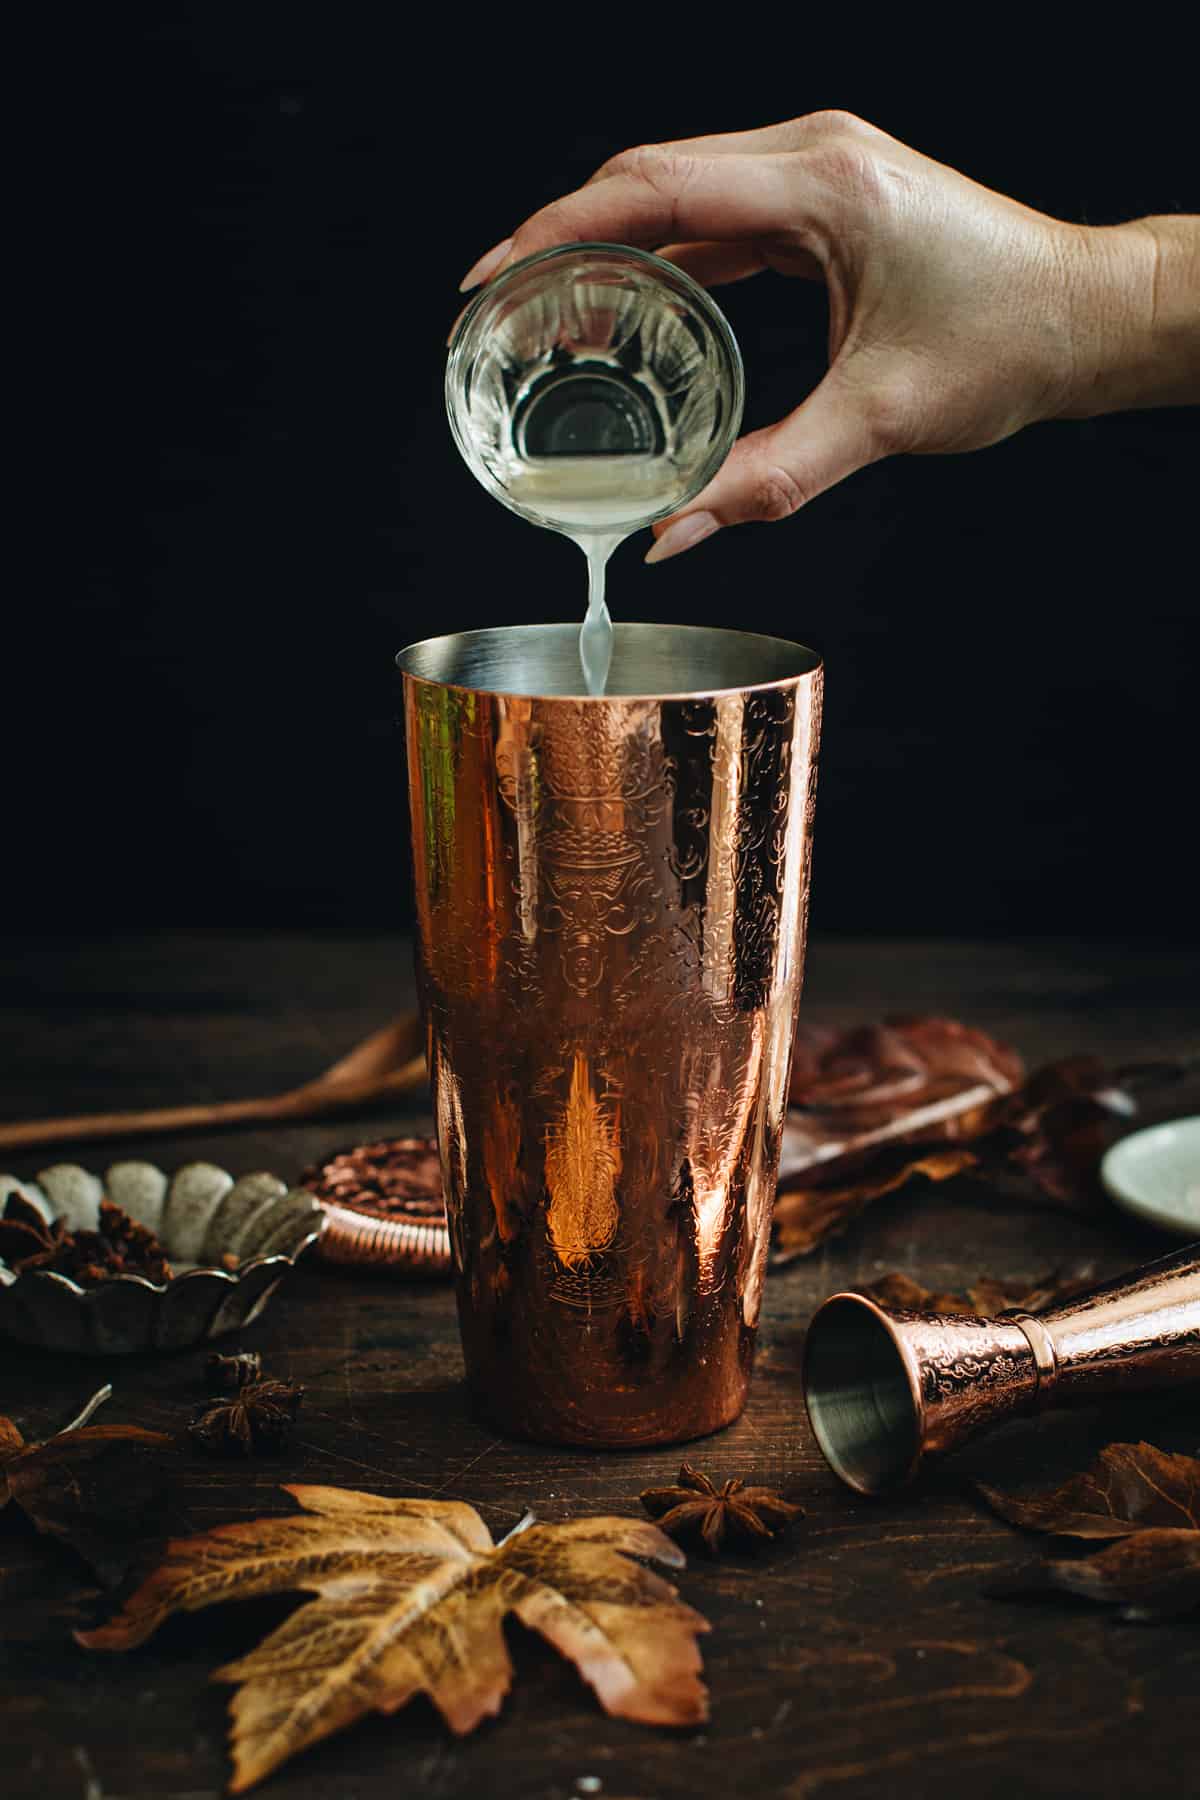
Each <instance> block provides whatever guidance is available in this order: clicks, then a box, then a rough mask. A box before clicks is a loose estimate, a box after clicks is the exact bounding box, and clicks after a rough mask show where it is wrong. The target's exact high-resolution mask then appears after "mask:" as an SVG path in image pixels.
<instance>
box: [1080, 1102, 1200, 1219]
mask: <svg viewBox="0 0 1200 1800" xmlns="http://www.w3.org/2000/svg"><path fill="white" fill-rule="evenodd" d="M1100 1179H1101V1181H1102V1182H1103V1183H1104V1186H1105V1189H1106V1190H1107V1192H1108V1193H1109V1194H1110V1195H1111V1196H1112V1198H1113V1199H1114V1200H1115V1201H1116V1203H1117V1205H1118V1206H1121V1207H1124V1209H1125V1211H1126V1212H1130V1213H1134V1214H1135V1215H1136V1216H1137V1217H1138V1218H1139V1219H1148V1220H1149V1221H1150V1223H1151V1224H1152V1225H1159V1226H1161V1227H1162V1229H1163V1230H1164V1231H1171V1232H1174V1233H1175V1235H1176V1236H1177V1237H1184V1238H1200V1117H1197V1118H1192V1119H1171V1120H1170V1121H1169V1122H1168V1123H1167V1124H1165V1125H1151V1126H1149V1127H1147V1129H1146V1130H1145V1131H1135V1132H1134V1133H1133V1135H1132V1137H1127V1138H1122V1139H1121V1141H1120V1143H1118V1144H1114V1145H1113V1147H1112V1149H1111V1150H1110V1151H1109V1152H1108V1154H1107V1155H1106V1156H1105V1158H1104V1161H1103V1162H1102V1163H1101V1164H1100Z"/></svg>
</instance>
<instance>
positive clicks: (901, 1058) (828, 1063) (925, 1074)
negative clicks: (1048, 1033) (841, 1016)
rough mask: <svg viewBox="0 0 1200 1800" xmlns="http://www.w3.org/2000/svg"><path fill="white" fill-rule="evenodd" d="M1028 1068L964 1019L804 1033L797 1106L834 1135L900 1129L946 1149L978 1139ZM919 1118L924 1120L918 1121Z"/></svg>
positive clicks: (799, 1038)
mask: <svg viewBox="0 0 1200 1800" xmlns="http://www.w3.org/2000/svg"><path fill="white" fill-rule="evenodd" d="M1024 1074H1025V1066H1024V1064H1023V1063H1022V1061H1021V1058H1020V1057H1019V1056H1018V1055H1017V1052H1016V1051H1015V1050H1012V1049H1010V1048H1009V1046H1008V1045H1007V1044H1002V1043H1000V1042H999V1041H998V1040H997V1039H996V1038H992V1037H989V1036H988V1035H987V1033H986V1032H984V1031H975V1030H973V1029H972V1028H971V1027H970V1026H969V1025H963V1024H961V1023H960V1022H959V1020H957V1019H940V1018H931V1017H920V1016H917V1015H911V1014H905V1015H897V1016H895V1017H892V1018H889V1019H885V1020H884V1021H883V1022H882V1024H878V1025H860V1026H855V1027H854V1028H852V1029H851V1030H849V1031H831V1030H822V1029H812V1028H806V1027H805V1026H804V1024H803V1023H801V1025H800V1026H799V1027H798V1029H797V1033H796V1048H795V1052H794V1054H793V1057H792V1083H791V1092H790V1101H791V1104H792V1106H794V1107H798V1108H799V1109H800V1110H801V1112H802V1113H803V1114H805V1115H806V1116H807V1117H808V1118H809V1119H810V1120H811V1121H812V1123H813V1124H814V1125H817V1124H822V1125H824V1127H825V1128H826V1130H830V1129H832V1127H833V1124H834V1121H835V1120H838V1119H840V1120H841V1121H842V1131H843V1134H844V1135H845V1134H846V1133H847V1132H849V1131H853V1133H854V1135H855V1136H856V1137H861V1136H862V1134H864V1133H866V1132H873V1133H877V1134H879V1136H878V1139H877V1141H881V1142H882V1141H884V1138H885V1137H886V1136H887V1135H888V1134H889V1131H890V1128H891V1127H894V1126H897V1125H898V1126H899V1127H900V1128H901V1129H903V1130H904V1133H905V1136H906V1138H907V1141H908V1142H910V1143H912V1142H915V1141H916V1135H915V1134H916V1133H917V1132H918V1131H920V1130H922V1129H926V1131H927V1135H931V1136H934V1137H936V1138H938V1139H939V1140H941V1141H943V1142H944V1141H950V1140H953V1139H954V1138H957V1137H973V1136H975V1135H976V1131H977V1128H978V1124H979V1120H978V1117H977V1115H978V1113H979V1112H980V1109H986V1108H988V1107H989V1106H990V1105H991V1103H992V1102H993V1101H994V1100H995V1098H996V1097H997V1095H1003V1094H1008V1093H1011V1092H1012V1091H1013V1089H1014V1088H1016V1087H1017V1086H1018V1085H1019V1083H1020V1082H1021V1080H1022V1079H1023V1077H1024ZM916 1115H919V1117H917V1116H916Z"/></svg>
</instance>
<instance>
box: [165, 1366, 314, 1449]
mask: <svg viewBox="0 0 1200 1800" xmlns="http://www.w3.org/2000/svg"><path fill="white" fill-rule="evenodd" d="M303 1399H304V1389H303V1388H302V1387H295V1386H293V1385H292V1383H291V1382H287V1381H271V1380H267V1381H249V1382H247V1383H246V1384H245V1385H244V1386H242V1387H239V1388H237V1389H235V1391H234V1392H233V1393H232V1394H228V1395H222V1397H221V1398H220V1399H217V1400H210V1401H209V1403H208V1405H207V1406H206V1407H205V1408H204V1409H203V1410H202V1411H201V1412H200V1414H199V1415H198V1416H197V1417H196V1418H195V1419H193V1420H192V1423H191V1424H190V1425H189V1426H188V1432H189V1434H190V1436H191V1437H193V1438H194V1439H195V1441H196V1442H197V1443H198V1444H199V1445H200V1446H201V1448H202V1449H205V1450H208V1451H210V1452H211V1453H212V1454H213V1455H214V1456H228V1455H231V1454H232V1455H241V1456H252V1455H253V1454H254V1453H255V1452H256V1451H259V1450H281V1449H282V1448H283V1446H284V1444H285V1443H286V1442H287V1438H288V1434H289V1432H290V1431H291V1429H292V1426H293V1425H294V1423H295V1421H296V1415H297V1413H298V1412H299V1411H300V1405H301V1402H302V1401H303Z"/></svg>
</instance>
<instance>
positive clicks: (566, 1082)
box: [397, 625, 821, 1445]
mask: <svg viewBox="0 0 1200 1800" xmlns="http://www.w3.org/2000/svg"><path fill="white" fill-rule="evenodd" d="M578 641H579V634H578V628H577V627H574V626H569V625H553V626H538V627H523V628H513V629H509V630H496V631H478V632H469V633H465V634H463V635H461V636H457V637H447V638H438V639H434V640H431V641H430V642H427V643H423V644H416V645H413V646H411V647H410V648H409V649H408V650H405V651H402V652H401V654H400V656H399V658H398V659H397V660H398V663H399V667H400V669H401V671H402V674H403V678H404V709H405V720H406V729H407V742H408V761H409V785H410V793H411V801H412V827H413V851H414V864H415V876H416V897H417V917H418V928H419V941H418V967H419V975H420V984H421V992H422V1004H423V1007H424V1013H425V1019H426V1025H427V1032H428V1044H429V1066H430V1076H431V1080H432V1083H433V1091H434V1098H435V1106H436V1114H437V1123H438V1135H439V1140H440V1147H441V1156H442V1166H443V1175H444V1182H445V1192H446V1202H447V1210H448V1220H449V1228H450V1240H451V1248H452V1254H453V1260H454V1270H455V1280H456V1286H457V1294H458V1307H459V1319H460V1323H461V1327H462V1340H463V1350H464V1354H465V1358H466V1365H467V1377H468V1380H469V1383H470V1386H471V1389H472V1392H473V1394H474V1396H475V1400H476V1403H477V1405H478V1406H479V1407H480V1409H481V1410H482V1411H483V1412H484V1413H485V1414H486V1415H487V1417H488V1418H489V1419H491V1420H492V1421H493V1422H494V1423H495V1424H496V1425H498V1426H499V1427H500V1428H501V1429H503V1430H507V1431H512V1432H515V1433H518V1434H520V1435H522V1436H529V1437H534V1438H542V1439H548V1440H551V1441H557V1442H563V1443H576V1444H595V1445H602V1444H611V1445H621V1444H655V1443H670V1442H672V1441H674V1440H677V1439H683V1438H690V1437H697V1436H699V1435H701V1434H702V1433H704V1432H708V1431H713V1430H715V1429H716V1428H717V1427H718V1426H721V1425H726V1424H728V1423H729V1421H730V1420H732V1419H734V1418H736V1417H737V1415H738V1413H739V1412H740V1411H741V1409H742V1405H743V1403H744V1400H745V1396H746V1386H747V1382H748V1379H749V1375H750V1365H751V1358H752V1354H753V1347H754V1339H755V1334H756V1329H757V1325H758V1313H759V1302H760V1297H761V1290H762V1282H763V1275H764V1271H765V1263H766V1252H767V1238H768V1232H769V1228H770V1216H771V1207H772V1203H773V1200H774V1191H775V1178H776V1172H777V1167H778V1159H779V1146H780V1138H781V1132H782V1127H783V1119H784V1111H785V1107H786V1102H787V1084H788V1072H789V1063H790V1058H791V1047H792V1037H793V1030H794V1025H795V1014H796V1004H797V1000H798V998H799V992H800V979H801V970H802V965H803V956H804V932H805V922H806V916H807V899H808V881H809V835H810V830H811V822H812V808H813V797H814V787H815V778H816V754H817V740H818V732H819V719H820V700H821V669H820V663H819V659H818V658H817V657H816V656H815V655H813V653H812V652H811V651H808V650H804V649H802V648H800V647H799V646H797V645H795V644H789V643H785V642H783V641H782V640H780V639H776V638H763V637H754V636H750V635H746V634H742V633H739V632H732V631H710V630H704V629H696V628H693V629H685V628H677V627H666V626H658V625H618V626H616V627H615V642H614V652H613V660H612V667H611V672H610V675H609V683H608V691H607V693H606V695H605V696H603V697H600V698H587V697H583V696H581V695H580V693H579V689H580V686H581V672H580V667H579V655H578Z"/></svg>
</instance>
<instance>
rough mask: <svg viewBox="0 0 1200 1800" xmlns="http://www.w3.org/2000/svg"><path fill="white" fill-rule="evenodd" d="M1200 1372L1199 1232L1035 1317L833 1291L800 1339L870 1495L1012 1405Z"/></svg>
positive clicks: (832, 1431) (813, 1379)
mask: <svg viewBox="0 0 1200 1800" xmlns="http://www.w3.org/2000/svg"><path fill="white" fill-rule="evenodd" d="M1189 1381H1195V1382H1200V1244H1192V1245H1191V1246H1190V1247H1189V1248H1187V1249H1186V1250H1180V1251H1177V1252H1176V1253H1175V1254H1174V1255H1173V1256H1164V1257H1163V1258H1162V1259H1161V1260H1160V1261H1159V1262H1153V1263H1149V1264H1148V1265H1147V1266H1146V1267H1145V1268H1143V1269H1137V1270H1135V1271H1134V1272H1133V1273H1132V1274H1129V1275H1122V1276H1119V1277H1118V1278H1117V1279H1116V1280H1115V1281H1109V1282H1106V1283H1105V1284H1104V1286H1103V1287H1097V1288H1092V1289H1091V1290H1090V1291H1089V1292H1087V1293H1085V1294H1076V1295H1074V1296H1073V1297H1072V1298H1071V1299H1070V1300H1066V1301H1064V1302H1063V1303H1062V1304H1061V1305H1059V1306H1054V1307H1051V1308H1049V1310H1048V1311H1046V1312H1043V1313H1038V1314H1036V1315H1034V1314H1030V1313H1022V1312H1009V1313H1002V1314H1001V1315H1000V1317H999V1318H995V1319H980V1318H975V1317H963V1318H958V1317H955V1316H953V1315H947V1314H935V1313H918V1312H906V1311H903V1310H902V1309H900V1308H898V1307H891V1306H882V1305H880V1304H879V1303H878V1302H877V1301H875V1300H871V1299H869V1298H868V1297H867V1295H865V1294H854V1293H845V1294H834V1295H833V1296H832V1297H831V1298H830V1299H829V1300H827V1301H826V1302H825V1304H824V1305H823V1306H822V1307H820V1308H819V1309H818V1311H817V1312H816V1313H815V1314H814V1316H813V1321H812V1324H811V1325H810V1326H809V1328H808V1337H807V1339H806V1342H805V1346H804V1398H805V1403H806V1405H807V1407H808V1416H809V1419H810V1421H811V1423H812V1427H813V1431H814V1433H815V1435H816V1439H817V1443H818V1444H819V1446H820V1448H821V1451H822V1453H823V1454H824V1456H825V1458H826V1460H827V1462H828V1463H829V1465H830V1467H831V1468H832V1469H833V1470H834V1471H835V1473H836V1474H838V1475H840V1476H841V1478H842V1480H843V1481H845V1482H847V1483H848V1484H849V1486H850V1487H852V1488H857V1490H858V1491H859V1493H862V1494H879V1493H883V1492H885V1491H886V1490H887V1489H889V1488H895V1487H900V1486H903V1484H904V1483H905V1482H907V1481H910V1480H911V1479H912V1477H913V1476H914V1475H915V1474H916V1472H917V1470H918V1468H919V1467H921V1466H922V1464H923V1463H925V1462H927V1461H928V1460H929V1459H930V1458H932V1457H938V1456H944V1455H946V1454H947V1452H949V1451H950V1450H955V1449H957V1448H958V1447H959V1445H960V1444H963V1443H965V1442H966V1441H967V1439H968V1438H972V1437H975V1436H976V1435H977V1434H979V1433H981V1432H984V1431H987V1430H990V1429H991V1428H992V1427H993V1426H995V1425H1000V1424H1002V1423H1003V1422H1004V1421H1005V1420H1006V1419H1008V1418H1011V1417H1012V1416H1013V1415H1014V1414H1017V1413H1020V1412H1023V1411H1027V1410H1031V1409H1033V1408H1041V1407H1055V1406H1071V1405H1086V1404H1088V1403H1089V1402H1092V1401H1096V1400H1103V1399H1105V1398H1111V1397H1113V1396H1116V1395H1120V1394H1123V1393H1126V1392H1127V1391H1129V1390H1131V1389H1135V1388H1149V1387H1160V1386H1169V1385H1171V1384H1172V1383H1176V1382H1189Z"/></svg>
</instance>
